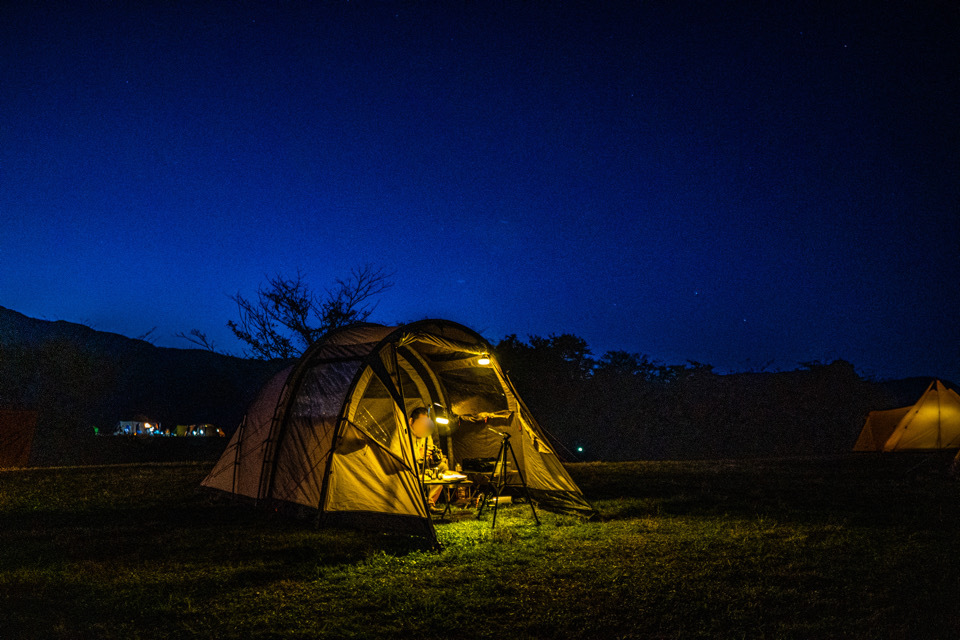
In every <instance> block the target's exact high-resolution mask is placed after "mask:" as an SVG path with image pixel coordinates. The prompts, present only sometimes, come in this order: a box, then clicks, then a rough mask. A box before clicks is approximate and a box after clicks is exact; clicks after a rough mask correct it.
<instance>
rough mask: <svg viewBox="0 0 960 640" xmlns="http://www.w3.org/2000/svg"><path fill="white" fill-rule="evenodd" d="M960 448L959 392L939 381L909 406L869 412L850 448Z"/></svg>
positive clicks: (897, 449) (865, 449)
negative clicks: (855, 440)
mask: <svg viewBox="0 0 960 640" xmlns="http://www.w3.org/2000/svg"><path fill="white" fill-rule="evenodd" d="M957 447H960V395H957V393H956V392H955V391H954V390H953V389H949V388H948V387H946V386H945V385H944V384H943V383H942V382H940V381H939V380H935V381H933V382H931V383H930V386H928V387H927V390H926V391H924V393H923V395H922V396H920V399H919V400H917V402H916V403H915V404H913V405H911V406H909V407H900V408H899V409H890V410H888V411H871V412H870V413H869V414H868V415H867V421H866V423H865V424H864V425H863V429H862V430H861V431H860V436H859V437H858V438H857V442H856V443H855V444H854V445H853V450H854V451H904V450H914V449H956V448H957Z"/></svg>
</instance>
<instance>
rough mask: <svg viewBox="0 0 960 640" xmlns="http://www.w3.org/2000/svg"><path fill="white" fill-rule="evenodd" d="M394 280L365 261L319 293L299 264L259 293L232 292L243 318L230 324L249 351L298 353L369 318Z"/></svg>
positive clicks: (264, 355) (257, 354)
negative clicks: (362, 264)
mask: <svg viewBox="0 0 960 640" xmlns="http://www.w3.org/2000/svg"><path fill="white" fill-rule="evenodd" d="M391 286H393V284H392V283H391V282H390V281H389V275H388V274H387V273H385V272H384V271H383V270H382V269H379V268H374V267H372V266H370V265H364V266H361V267H358V268H355V269H353V270H352V271H351V272H350V276H349V277H347V278H345V279H340V278H338V279H337V280H335V281H334V285H333V286H332V287H330V288H328V289H326V290H324V291H323V292H322V293H317V292H316V291H314V290H313V289H311V288H310V285H308V284H307V281H306V279H305V277H304V275H303V273H302V272H301V271H300V270H299V269H298V270H297V272H296V273H295V274H294V275H293V276H292V277H286V276H283V275H279V274H278V275H276V276H274V277H272V278H268V279H267V282H266V283H265V284H262V285H260V287H259V288H258V289H257V295H256V298H253V299H248V298H245V297H244V296H243V295H241V294H240V293H237V294H236V295H235V296H231V299H232V300H233V301H234V302H236V303H237V310H238V312H239V316H240V318H239V320H237V321H233V320H230V321H228V322H227V326H228V327H230V330H231V331H233V334H234V335H235V336H236V337H237V338H238V339H240V341H241V342H243V343H245V344H246V345H247V348H246V349H245V350H244V355H246V356H248V357H253V358H256V359H259V360H269V359H272V358H293V357H296V356H299V355H300V354H301V353H303V352H304V350H305V349H306V348H307V347H309V346H310V345H311V344H313V343H314V342H316V341H317V340H319V339H320V338H322V337H323V336H324V335H326V334H327V333H328V332H329V331H331V330H333V329H338V328H340V327H345V326H347V325H350V324H355V323H357V322H363V321H365V320H366V319H367V318H368V317H370V314H371V313H373V310H374V309H375V308H376V304H373V299H374V298H376V297H377V296H378V295H380V294H381V293H383V292H384V291H386V290H387V289H389V288H390V287H391Z"/></svg>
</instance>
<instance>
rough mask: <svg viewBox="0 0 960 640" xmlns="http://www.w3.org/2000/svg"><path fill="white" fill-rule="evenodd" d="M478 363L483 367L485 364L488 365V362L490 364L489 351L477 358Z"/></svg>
mask: <svg viewBox="0 0 960 640" xmlns="http://www.w3.org/2000/svg"><path fill="white" fill-rule="evenodd" d="M477 364H479V365H480V366H481V367H485V366H487V365H488V364H490V355H489V354H487V353H484V354H482V355H481V356H480V357H479V358H478V359H477Z"/></svg>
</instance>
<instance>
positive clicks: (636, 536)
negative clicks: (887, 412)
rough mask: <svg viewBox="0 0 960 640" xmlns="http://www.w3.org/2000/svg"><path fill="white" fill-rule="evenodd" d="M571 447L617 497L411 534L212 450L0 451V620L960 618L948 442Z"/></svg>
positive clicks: (508, 631)
mask: <svg viewBox="0 0 960 640" xmlns="http://www.w3.org/2000/svg"><path fill="white" fill-rule="evenodd" d="M922 461H923V459H922V458H910V457H908V458H888V457H883V458H880V457H870V456H865V457H856V456H850V457H838V458H832V459H791V460H761V461H740V462H635V463H616V464H613V463H611V464H601V463H590V464H579V465H573V466H572V467H571V472H572V474H573V475H574V477H575V479H576V480H577V481H578V483H580V485H581V487H582V488H583V489H584V492H585V494H586V495H587V497H588V498H590V499H591V500H592V501H593V502H594V504H595V505H596V506H597V507H598V508H599V509H600V511H601V513H602V514H603V515H602V518H601V520H600V521H596V522H582V521H580V520H578V519H576V518H573V517H569V516H558V515H554V514H550V513H543V512H541V514H540V515H541V519H542V521H543V525H542V526H540V527H536V526H534V525H533V523H532V519H531V517H530V512H529V508H528V507H527V506H525V505H514V506H512V507H509V508H504V509H502V510H501V512H500V515H499V517H498V522H497V529H496V530H491V528H490V522H489V517H488V516H487V515H486V514H485V516H484V517H485V520H484V521H477V520H475V519H464V520H460V521H457V522H455V523H452V524H444V525H439V526H438V535H439V536H440V538H441V541H442V542H443V544H444V550H443V551H442V552H440V553H436V552H433V551H431V550H429V549H426V548H424V546H423V545H422V544H421V543H419V542H417V541H416V540H412V539H409V538H403V537H396V536H387V535H381V534H371V533H360V532H353V531H338V530H319V531H318V530H315V529H313V528H311V527H310V526H309V525H308V524H307V523H301V522H296V521H291V520H287V519H285V518H282V517H279V516H277V515H274V514H269V513H262V512H258V511H253V510H251V509H249V508H246V507H244V506H241V505H234V504H232V503H230V502H225V501H220V500H215V499H212V498H211V497H210V496H208V495H206V494H202V493H198V492H197V491H196V490H195V487H196V486H197V485H198V484H199V482H200V480H201V479H202V478H203V476H204V475H205V473H206V472H207V470H208V468H209V466H208V465H203V464H173V465H150V466H113V467H87V468H65V469H38V470H22V471H0V612H2V615H0V638H4V639H6V638H193V637H201V638H344V637H346V638H350V637H353V638H371V637H378V638H447V639H450V640H453V639H456V638H531V637H540V638H555V637H559V638H605V639H610V640H613V639H614V638H781V637H782V638H904V639H907V638H954V637H958V635H960V611H958V609H960V487H958V485H957V483H956V482H954V481H953V480H951V479H949V478H948V477H946V475H945V474H943V473H942V467H943V464H942V461H935V462H929V463H924V464H921V465H920V467H919V468H917V463H920V462H922Z"/></svg>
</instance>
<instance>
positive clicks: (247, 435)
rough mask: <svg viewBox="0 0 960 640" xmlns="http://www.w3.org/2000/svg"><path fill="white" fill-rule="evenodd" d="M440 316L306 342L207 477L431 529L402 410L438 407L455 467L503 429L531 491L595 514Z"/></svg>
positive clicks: (492, 443)
mask: <svg viewBox="0 0 960 640" xmlns="http://www.w3.org/2000/svg"><path fill="white" fill-rule="evenodd" d="M482 354H492V348H491V346H490V345H489V344H488V343H487V342H486V341H485V340H484V339H483V338H482V337H481V336H480V335H479V334H477V333H475V332H474V331H472V330H470V329H467V328H466V327H463V326H462V325H458V324H456V323H453V322H449V321H444V320H424V321H420V322H417V323H414V324H410V325H406V326H401V327H386V326H382V325H374V324H362V325H354V326H351V327H347V328H345V329H341V330H338V331H335V332H332V333H331V334H329V335H328V336H327V337H326V338H324V339H323V340H321V341H320V342H318V343H316V344H314V345H313V346H311V347H310V349H308V350H307V351H306V353H304V355H303V356H302V357H301V358H300V360H299V361H298V362H297V363H296V364H295V365H293V366H291V367H289V368H287V369H285V370H283V371H281V372H279V373H278V374H277V375H276V376H274V377H273V378H272V379H271V380H270V381H269V382H268V383H267V384H266V385H265V386H264V387H263V389H261V391H260V393H259V395H258V396H257V398H256V399H255V400H254V402H253V403H252V404H251V406H250V407H249V409H248V411H247V414H246V416H245V417H244V419H243V422H242V423H241V426H240V428H239V429H238V430H237V432H236V433H235V434H234V435H233V438H232V439H231V441H230V443H229V445H228V446H227V449H226V451H225V452H224V454H223V456H222V457H221V458H220V460H219V461H218V462H217V464H216V465H215V466H214V468H213V470H212V471H211V472H210V475H209V476H208V477H207V478H206V479H205V480H204V481H203V485H204V486H206V487H211V488H214V489H219V490H222V491H225V492H228V493H232V494H236V495H239V496H246V497H248V498H253V499H255V500H256V501H257V502H259V503H263V504H275V503H285V504H290V505H297V506H298V507H301V508H309V509H315V510H316V511H317V512H318V513H319V514H320V517H321V521H323V522H328V523H332V524H337V523H343V524H353V525H358V526H373V527H376V528H384V529H389V530H409V531H414V532H420V533H423V534H424V535H427V536H429V537H433V536H434V533H433V528H432V525H431V524H430V519H429V515H428V512H427V505H426V503H425V500H424V497H423V491H422V487H421V485H420V478H419V476H418V474H417V472H416V465H415V464H414V461H413V460H414V456H413V441H412V437H411V434H410V433H409V429H408V427H407V419H406V416H407V415H409V413H410V412H411V411H412V410H413V409H414V408H416V407H419V406H422V407H431V406H432V405H433V404H434V403H436V404H439V405H441V406H442V407H444V408H445V409H446V411H447V413H448V415H449V416H450V417H451V418H452V419H451V422H450V424H449V425H448V426H446V427H444V428H443V430H441V431H439V434H438V437H437V439H438V440H439V443H440V445H441V446H442V447H443V448H444V449H445V453H446V454H447V456H448V458H449V459H450V464H451V466H452V465H454V464H456V463H457V462H459V461H462V460H465V459H467V458H486V457H493V456H495V455H496V454H497V451H498V449H499V446H500V438H499V436H497V435H496V434H495V433H493V432H492V431H490V429H489V428H488V427H490V426H492V425H495V427H496V429H497V431H500V432H503V433H509V434H510V435H511V442H512V444H513V449H514V451H515V453H516V455H517V459H518V464H519V467H520V470H521V472H522V473H523V475H524V479H525V480H526V483H527V487H528V491H529V493H530V495H531V497H532V498H533V499H534V500H535V501H536V502H537V503H538V504H540V506H542V507H546V508H548V509H554V510H562V511H570V512H579V513H583V514H588V513H593V508H592V507H591V506H590V505H589V504H588V503H587V502H586V500H585V499H584V498H583V495H582V493H581V492H580V490H579V488H578V487H577V486H576V484H575V483H574V482H573V480H572V479H571V478H570V476H569V475H568V473H567V471H566V470H565V469H564V467H563V465H562V464H560V461H559V460H558V458H557V456H556V454H555V453H554V450H553V447H552V445H551V444H550V442H549V441H548V440H547V438H546V437H545V435H544V433H543V430H542V429H541V428H540V426H539V425H538V424H537V423H536V421H535V420H534V419H533V417H532V416H531V415H530V412H529V411H528V410H527V408H526V406H525V405H524V404H523V402H522V401H521V400H520V398H519V397H518V395H517V393H516V390H515V389H514V387H513V385H512V383H511V382H510V380H509V379H508V378H507V376H506V375H505V373H504V372H503V370H502V369H501V368H500V366H499V364H498V363H497V361H496V359H495V358H491V361H490V364H489V365H486V366H483V365H480V364H479V362H478V360H479V356H480V355H482Z"/></svg>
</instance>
